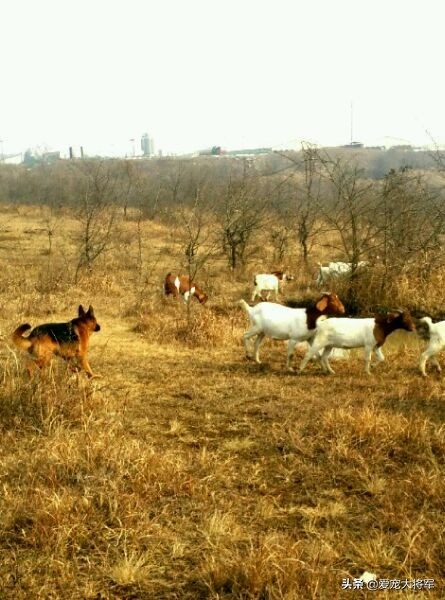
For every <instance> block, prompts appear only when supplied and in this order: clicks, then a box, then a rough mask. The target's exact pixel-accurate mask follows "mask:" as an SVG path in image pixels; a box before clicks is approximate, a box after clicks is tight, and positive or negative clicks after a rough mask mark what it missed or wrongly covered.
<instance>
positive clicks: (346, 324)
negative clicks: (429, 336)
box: [300, 311, 415, 374]
mask: <svg viewBox="0 0 445 600" xmlns="http://www.w3.org/2000/svg"><path fill="white" fill-rule="evenodd" d="M396 329H404V330H405V331H414V329H415V326H414V323H413V321H412V319H411V315H410V314H409V312H408V311H394V312H388V313H386V314H385V315H376V316H375V317H374V318H372V317H371V318H367V319H349V318H343V319H336V318H333V319H329V320H327V321H323V322H319V323H317V329H316V332H315V335H314V337H313V339H312V344H311V346H310V348H309V349H308V351H307V352H306V355H305V357H304V358H303V360H302V361H301V365H300V371H303V370H304V369H305V367H306V365H307V363H308V362H309V361H310V359H311V358H312V357H313V356H316V355H317V354H319V353H321V365H322V368H323V370H324V371H328V372H329V373H334V370H333V369H332V368H331V365H330V364H329V356H330V354H331V350H332V348H364V350H365V371H366V373H368V374H370V372H371V371H370V367H371V356H372V352H373V351H374V353H375V355H376V357H377V360H378V361H379V362H381V361H383V360H385V357H384V356H383V353H382V350H381V347H382V346H383V344H384V343H385V340H386V338H387V337H388V335H389V334H390V333H392V332H393V331H395V330H396Z"/></svg>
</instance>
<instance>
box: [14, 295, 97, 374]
mask: <svg viewBox="0 0 445 600" xmlns="http://www.w3.org/2000/svg"><path fill="white" fill-rule="evenodd" d="M28 329H31V325H29V324H28V323H25V324H23V325H20V327H17V329H16V330H15V331H14V333H13V334H12V341H13V342H14V344H15V345H16V346H17V347H18V348H21V349H22V350H27V351H28V352H29V354H30V355H31V357H32V361H33V362H32V363H30V364H29V366H28V372H29V373H30V374H31V372H32V371H33V370H34V369H35V368H39V369H41V368H42V367H44V366H46V365H48V364H49V363H50V361H51V359H52V358H53V356H60V357H62V358H64V359H65V360H68V361H69V360H72V359H76V361H77V362H78V366H77V368H76V370H77V371H78V370H80V369H83V370H84V371H86V373H87V375H88V377H94V374H93V371H92V370H91V367H90V365H89V363H88V360H87V351H88V343H89V340H90V335H91V334H92V333H93V332H94V331H100V325H99V323H98V322H97V321H96V318H95V316H94V310H93V307H92V306H90V307H89V308H88V310H87V311H86V312H85V310H84V308H83V306H82V305H80V306H79V316H78V317H76V318H74V319H72V320H71V321H68V323H45V324H43V325H38V326H37V327H34V329H33V330H32V331H31V333H30V334H29V335H28V336H27V337H25V336H24V335H23V334H24V333H25V331H28Z"/></svg>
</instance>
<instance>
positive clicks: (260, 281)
mask: <svg viewBox="0 0 445 600" xmlns="http://www.w3.org/2000/svg"><path fill="white" fill-rule="evenodd" d="M292 280H293V277H292V275H289V274H288V273H285V272H284V271H272V273H260V274H259V275H255V277H254V278H253V284H254V288H253V293H252V300H251V301H252V302H254V301H255V298H256V297H257V296H259V297H260V298H261V300H264V298H263V292H267V294H266V300H268V299H269V294H270V292H275V300H278V292H279V291H280V285H282V284H283V283H284V282H285V281H292Z"/></svg>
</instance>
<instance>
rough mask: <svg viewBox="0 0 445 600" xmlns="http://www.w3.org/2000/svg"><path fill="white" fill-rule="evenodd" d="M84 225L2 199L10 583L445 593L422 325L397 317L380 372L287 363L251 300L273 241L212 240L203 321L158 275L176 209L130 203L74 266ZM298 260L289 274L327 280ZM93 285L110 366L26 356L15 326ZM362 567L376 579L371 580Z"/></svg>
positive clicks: (275, 598) (1, 452)
mask: <svg viewBox="0 0 445 600" xmlns="http://www.w3.org/2000/svg"><path fill="white" fill-rule="evenodd" d="M77 228H78V223H77V222H76V221H75V220H74V219H73V218H72V217H70V216H69V215H67V214H64V213H60V214H57V215H52V214H49V213H47V211H46V210H45V209H43V208H42V209H39V208H37V207H19V208H14V209H13V208H8V207H2V212H1V217H0V264H1V266H2V268H1V272H0V286H1V292H2V293H1V296H0V303H1V311H0V334H1V346H0V352H1V380H2V381H1V392H0V394H1V398H0V426H1V433H2V435H1V442H0V536H1V543H0V598H2V599H17V600H22V599H23V600H24V599H26V600H28V599H31V598H32V599H37V598H39V599H40V598H42V599H43V598H44V599H70V600H74V599H76V600H77V599H97V600H99V599H118V598H119V599H128V600H130V599H141V600H142V599H144V600H145V599H146V600H153V599H155V600H164V599H165V600H168V599H178V600H199V599H203V600H204V599H209V600H210V599H212V600H216V599H220V600H223V599H224V600H228V599H237V600H309V599H324V600H337V599H343V598H351V599H352V598H354V599H359V598H368V597H369V598H379V599H381V598H404V599H412V600H414V599H415V600H424V599H428V600H430V599H439V598H444V597H445V511H444V508H445V468H444V463H445V425H444V421H445V393H444V384H443V381H442V379H441V377H440V376H438V375H437V374H436V373H435V372H432V371H430V375H429V377H428V378H427V379H426V380H424V379H423V378H422V377H421V376H420V375H419V373H418V371H417V369H416V364H417V361H418V356H419V352H420V348H421V347H422V343H421V342H420V341H418V339H417V337H416V335H415V334H408V333H403V334H400V335H394V336H393V338H391V339H390V340H389V341H388V343H387V346H386V347H385V348H386V352H385V354H386V358H387V360H386V362H385V363H384V364H383V365H380V366H379V367H378V369H376V371H375V373H373V375H372V376H366V375H365V374H364V372H363V367H364V363H363V359H362V354H361V352H353V353H352V356H351V357H350V359H348V360H338V361H337V362H336V363H335V368H336V375H333V376H329V377H328V376H325V375H323V374H321V371H320V367H319V365H318V364H316V363H311V364H310V365H309V366H308V368H307V370H306V372H305V373H304V374H301V375H300V374H298V373H297V372H296V373H287V372H286V371H285V370H284V364H285V345H284V344H283V342H273V341H271V340H267V341H266V342H265V343H264V344H263V346H262V358H263V360H264V364H263V365H261V366H258V365H256V364H254V363H252V362H249V361H247V360H246V359H245V357H244V348H243V345H242V334H243V332H244V331H245V330H246V329H247V318H246V315H245V314H244V313H243V312H242V311H241V310H240V308H239V307H238V306H237V304H236V302H237V300H238V299H239V298H241V297H244V298H246V299H247V298H249V292H250V289H251V288H250V280H251V273H252V272H253V271H254V270H255V269H256V268H261V270H263V269H265V268H270V267H271V264H270V262H269V261H268V262H266V259H265V258H264V262H263V257H261V256H259V257H258V260H256V262H255V261H254V260H252V261H251V264H250V265H249V268H246V272H245V274H238V275H237V277H231V276H230V274H229V272H228V270H227V269H226V268H225V266H224V261H223V259H216V258H214V259H212V260H210V261H209V262H207V263H206V265H205V266H204V268H203V269H202V271H201V273H200V276H199V278H198V281H200V283H202V285H203V287H204V288H205V290H206V291H207V292H208V294H209V297H210V299H209V301H208V303H207V304H206V305H205V306H201V305H199V304H198V303H197V302H193V303H192V304H191V306H190V310H191V314H190V318H189V321H188V320H187V310H186V307H185V305H184V304H183V303H182V302H175V301H170V300H169V299H165V298H163V296H162V292H161V290H162V280H163V277H164V276H165V274H166V273H167V272H168V271H170V270H171V271H175V270H177V269H178V268H179V266H180V265H181V261H182V260H183V258H184V257H183V256H182V255H181V254H180V252H179V248H178V247H177V246H175V244H174V243H173V240H172V238H171V236H170V235H169V231H168V229H167V228H164V227H162V226H161V225H160V224H156V223H153V222H149V221H147V222H143V223H142V229H141V228H139V230H138V229H137V227H136V222H135V221H132V220H131V218H130V219H128V220H127V221H124V222H122V223H121V225H120V234H119V236H118V237H116V241H115V244H114V246H113V248H111V249H110V251H109V252H108V253H106V254H104V255H103V257H101V258H100V259H98V261H97V263H96V264H95V268H94V270H93V272H92V273H91V274H89V275H88V276H86V275H85V276H82V277H79V278H78V279H77V282H74V281H75V279H74V274H75V270H76V265H77V255H76V253H77V250H76V231H77ZM292 270H293V271H294V272H297V273H299V276H298V277H297V278H296V280H295V281H294V282H292V283H291V284H289V286H288V287H287V288H286V290H285V292H284V296H285V297H296V298H298V297H302V296H305V297H316V295H317V294H318V293H319V292H318V291H317V290H316V289H315V288H314V287H313V282H312V279H311V277H309V275H306V274H304V273H303V271H301V272H300V271H299V267H298V263H297V262H296V259H295V261H294V264H292ZM407 289H408V293H409V288H407ZM79 304H83V305H84V306H88V305H89V304H92V305H93V306H94V309H95V312H96V316H97V318H98V321H99V323H100V325H101V331H100V332H98V333H94V334H93V336H92V338H91V344H90V351H89V359H90V363H91V366H92V369H93V371H94V372H97V373H98V374H99V375H100V376H101V377H100V378H97V379H96V378H95V379H92V380H88V379H87V378H86V377H85V375H84V374H73V373H72V372H71V371H69V370H68V369H67V367H66V365H65V363H64V362H63V361H61V360H59V359H55V360H54V361H53V363H52V366H51V367H50V368H49V369H47V370H46V371H45V372H44V373H42V374H41V375H40V374H37V375H36V376H33V377H32V378H30V377H29V376H28V373H27V372H26V369H25V366H26V357H25V356H24V355H23V353H22V352H20V351H19V350H17V349H16V348H15V347H13V345H12V343H11V339H10V335H11V332H12V331H13V329H14V328H15V327H17V326H18V325H19V324H20V323H24V322H30V323H31V324H32V325H36V324H39V323H44V322H51V321H67V320H70V319H71V318H73V317H74V316H76V314H77V307H78V305H79ZM300 358H301V354H300V355H299V356H297V357H296V359H295V360H296V363H298V361H299V360H300ZM364 571H369V572H372V573H375V574H376V575H377V577H378V580H379V586H380V589H379V590H377V591H373V592H370V591H361V590H360V589H358V587H359V582H355V583H354V578H358V577H360V575H361V574H362V573H363V572H364ZM348 580H349V582H350V583H351V585H352V584H353V583H354V586H355V588H356V589H343V587H344V586H345V585H346V583H347V582H348ZM385 580H389V582H387V583H386V584H385ZM413 580H420V581H421V583H418V584H416V587H417V588H419V589H412V581H413ZM425 580H433V581H434V584H433V587H432V589H420V587H421V584H423V583H424V582H425ZM397 582H398V583H397ZM398 584H400V587H401V588H404V589H403V590H399V591H396V590H395V589H385V585H386V586H387V587H388V588H389V587H390V586H391V587H394V586H395V585H398Z"/></svg>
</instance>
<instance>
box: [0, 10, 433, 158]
mask: <svg viewBox="0 0 445 600" xmlns="http://www.w3.org/2000/svg"><path fill="white" fill-rule="evenodd" d="M442 13H443V10H442V2H441V0H424V2H422V4H421V5H418V6H415V7H409V8H407V6H406V3H405V2H404V1H402V0H391V2H387V1H386V0H373V1H372V2H371V1H370V0H362V2H361V3H360V10H357V4H356V3H352V2H351V0H337V1H336V2H335V3H334V2H331V0H319V2H317V3H308V2H302V1H301V0H274V2H272V1H271V0H243V1H242V2H239V1H238V0H225V1H224V2H219V3H218V2H209V1H208V0H188V1H187V2H183V1H182V0H165V1H164V2H155V1H153V0H125V2H124V1H123V0H112V1H111V2H110V1H109V0H108V1H106V0H94V2H89V1H87V0H77V2H76V3H74V4H73V3H70V2H67V1H66V0H60V1H59V2H54V0H40V1H39V2H38V3H36V2H34V1H33V0H22V2H20V3H13V2H8V3H7V4H6V7H5V9H4V11H3V14H2V17H3V21H2V23H3V30H2V47H3V48H4V54H5V57H4V58H5V60H4V61H3V63H2V93H1V94H0V140H2V142H1V143H2V146H3V152H4V154H12V153H14V152H18V153H20V152H24V151H26V149H27V148H34V147H36V146H44V147H47V148H48V149H49V150H58V151H60V152H63V153H65V152H67V151H68V148H69V146H77V147H78V146H83V147H84V148H85V150H86V151H87V152H88V153H89V154H97V155H107V156H125V155H129V154H133V144H134V145H135V147H136V151H135V152H134V153H135V154H136V152H139V145H140V138H141V136H142V134H143V133H145V132H147V133H148V134H149V135H150V136H151V137H152V138H153V140H154V143H155V149H156V150H157V151H158V150H162V152H163V153H164V154H166V155H175V154H176V155H181V154H189V153H192V152H196V151H199V150H200V149H203V148H207V147H210V146H213V145H220V146H222V147H224V148H231V149H236V148H248V147H254V148H255V147H285V146H288V145H289V144H290V143H292V144H293V145H295V143H297V141H299V140H303V141H307V142H309V143H313V144H316V145H318V146H323V147H335V146H340V145H344V144H348V143H350V142H351V141H358V142H361V143H363V144H366V145H368V146H371V145H384V144H381V143H380V142H379V140H382V139H385V138H390V139H396V140H400V143H403V144H410V145H412V146H416V147H422V146H427V145H434V143H437V144H439V145H442V144H444V143H445V119H444V118H443V106H444V101H445V89H444V86H443V85H442V77H441V73H442V37H443V33H442V22H443V19H442ZM402 25H403V26H402ZM133 139H134V140H135V142H134V143H133V142H131V141H130V140H133Z"/></svg>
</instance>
